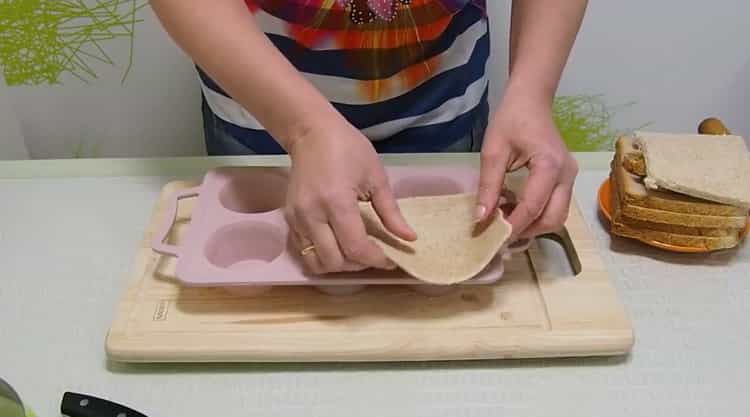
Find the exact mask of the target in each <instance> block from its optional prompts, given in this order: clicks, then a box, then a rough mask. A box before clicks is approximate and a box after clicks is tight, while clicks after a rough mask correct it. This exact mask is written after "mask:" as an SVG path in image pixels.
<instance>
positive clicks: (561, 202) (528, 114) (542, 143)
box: [477, 95, 578, 239]
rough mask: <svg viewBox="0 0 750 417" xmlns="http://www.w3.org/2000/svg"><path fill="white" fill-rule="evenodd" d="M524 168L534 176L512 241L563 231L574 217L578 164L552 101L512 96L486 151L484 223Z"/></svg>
mask: <svg viewBox="0 0 750 417" xmlns="http://www.w3.org/2000/svg"><path fill="white" fill-rule="evenodd" d="M522 167H527V168H528V170H529V176H528V178H527V180H526V183H525V186H524V188H523V190H522V192H521V193H520V195H519V196H518V204H517V205H516V207H515V208H514V209H513V211H512V212H511V214H510V215H509V217H508V221H509V222H510V223H511V224H512V226H513V237H512V238H513V239H526V238H533V237H535V236H538V235H541V234H544V233H549V232H554V231H557V230H559V229H560V228H562V226H563V224H564V223H565V221H566V219H567V217H568V209H569V207H570V199H571V195H572V192H573V184H574V182H575V178H576V176H577V175H578V165H577V163H576V160H575V159H574V158H573V156H572V155H571V154H570V153H569V152H568V150H567V148H566V146H565V144H564V142H563V141H562V138H561V137H560V133H559V132H558V130H557V127H556V126H555V123H554V121H553V118H552V108H551V105H550V103H549V101H546V100H534V99H530V98H528V97H523V95H518V96H513V95H506V97H505V98H504V99H503V102H502V103H501V104H500V107H499V108H498V110H497V112H496V113H495V115H494V116H493V118H492V119H491V121H490V123H489V126H488V127H487V131H486V134H485V139H484V144H483V146H482V153H481V174H480V185H479V191H478V194H479V202H478V206H477V220H478V221H481V220H484V219H486V218H487V217H488V216H489V215H490V214H491V213H492V212H493V211H494V210H493V209H494V208H496V207H497V205H498V199H499V197H500V192H501V189H502V186H503V184H504V180H505V174H506V172H512V171H515V170H518V169H520V168H522ZM490 208H491V209H490Z"/></svg>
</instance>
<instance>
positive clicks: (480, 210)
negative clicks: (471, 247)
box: [474, 205, 487, 222]
mask: <svg viewBox="0 0 750 417" xmlns="http://www.w3.org/2000/svg"><path fill="white" fill-rule="evenodd" d="M485 213H487V208H486V207H485V206H483V205H478V206H477V209H476V211H475V212H474V221H475V222H480V221H482V219H484V214H485Z"/></svg>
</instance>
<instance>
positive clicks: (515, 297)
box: [106, 182, 633, 362]
mask: <svg viewBox="0 0 750 417" xmlns="http://www.w3.org/2000/svg"><path fill="white" fill-rule="evenodd" d="M194 185H195V184H190V183H185V182H175V183H170V184H168V185H167V186H165V187H164V190H163V193H162V196H161V199H160V202H159V204H158V205H157V208H156V210H155V212H154V217H153V218H152V220H151V222H150V224H149V225H148V227H147V228H146V233H145V237H144V240H143V242H142V244H141V247H140V248H139V249H138V252H137V256H136V262H135V267H134V269H133V277H132V280H131V282H130V285H129V287H128V289H127V291H126V292H125V294H124V296H123V298H122V300H121V302H120V304H119V306H118V308H117V310H116V314H115V319H114V321H113V324H112V327H111V329H110V332H109V334H108V335H107V340H106V350H107V354H108V356H109V358H110V359H111V360H115V361H124V362H174V361H180V362H217V361H221V362H234V361H236V362H252V361H256V362H278V361H284V362H287V361H297V362H308V361H398V360H460V359H495V358H525V357H529V358H531V357H560V356H592V355H621V354H625V353H627V352H628V351H629V350H630V349H631V347H632V344H633V332H632V328H631V325H630V322H629V320H628V319H627V316H626V314H625V311H624V309H623V308H622V306H621V304H620V303H619V301H618V300H617V296H616V293H615V291H614V289H613V287H612V286H611V284H610V282H609V277H608V276H607V274H606V270H605V268H604V265H603V262H602V260H601V258H600V257H599V254H598V253H597V247H596V243H595V242H594V241H593V238H592V236H591V234H590V232H589V230H588V226H587V225H586V224H585V222H584V220H583V218H582V216H581V213H580V211H579V210H578V207H577V206H576V205H575V203H573V205H572V206H571V211H570V213H571V214H570V218H569V219H568V222H567V229H568V231H569V233H570V240H571V241H572V242H573V244H574V245H575V250H576V251H577V253H578V258H579V260H580V263H581V265H582V266H583V270H582V271H581V273H580V274H578V276H577V277H575V278H570V277H567V278H560V277H556V276H552V268H551V265H552V262H554V261H555V260H552V259H546V258H545V254H544V253H543V252H542V251H540V250H539V246H538V244H537V243H535V244H533V245H532V247H531V248H530V249H529V250H528V251H527V253H526V254H525V255H520V254H519V255H516V256H514V257H513V258H512V260H511V261H510V262H509V263H508V264H507V266H506V267H507V271H506V273H505V276H504V277H503V279H502V280H501V281H500V282H498V283H497V284H494V285H491V286H467V287H461V288H458V289H456V290H455V291H454V292H452V293H449V294H447V295H443V296H438V297H428V296H425V295H421V294H418V293H415V292H412V291H411V290H408V289H405V288H401V287H396V286H385V287H384V286H371V287H368V288H367V289H366V290H365V291H364V292H360V293H357V294H354V295H351V296H331V295H325V294H322V293H319V292H317V291H316V290H315V289H312V288H299V287H280V288H274V289H273V290H271V291H270V292H268V293H265V294H261V295H259V296H256V297H241V296H238V295H233V294H230V293H227V292H225V291H224V290H222V289H217V288H183V287H180V286H179V285H178V284H177V283H176V282H175V281H174V267H175V261H174V259H172V258H168V257H163V256H161V255H158V254H156V253H154V252H153V251H152V250H151V249H150V237H151V234H152V231H153V228H154V224H155V223H156V222H157V221H158V220H159V219H160V218H161V215H162V210H163V207H164V202H165V200H166V198H167V197H168V196H169V195H171V194H172V193H173V192H175V191H177V190H180V189H183V188H187V187H190V186H194ZM573 201H574V202H575V199H574V200H573ZM193 203H194V202H193V201H191V200H186V201H184V202H182V203H181V204H180V206H179V210H178V219H180V221H178V222H177V225H176V226H175V227H173V230H172V232H171V236H170V239H171V241H173V242H179V241H180V239H181V238H184V234H185V232H186V230H188V228H189V227H190V224H189V218H190V213H191V210H192V205H193Z"/></svg>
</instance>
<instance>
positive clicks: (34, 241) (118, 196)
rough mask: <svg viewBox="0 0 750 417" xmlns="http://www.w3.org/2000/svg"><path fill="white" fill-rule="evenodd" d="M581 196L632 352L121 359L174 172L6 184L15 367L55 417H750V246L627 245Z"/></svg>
mask: <svg viewBox="0 0 750 417" xmlns="http://www.w3.org/2000/svg"><path fill="white" fill-rule="evenodd" d="M606 175H607V173H606V171H584V172H582V173H581V174H580V177H579V179H578V182H577V187H576V192H577V196H578V201H579V204H580V206H581V208H582V210H583V212H584V215H585V217H586V218H587V220H588V221H589V223H590V224H591V225H592V229H593V230H594V233H595V234H596V236H597V238H598V240H599V243H600V245H601V250H602V253H603V256H604V259H605V261H606V263H607V264H608V265H609V269H610V273H611V277H612V279H613V281H614V284H615V286H616V287H617V289H618V292H619V295H620V298H621V300H622V301H623V302H624V303H625V306H626V308H627V311H628V313H629V314H630V316H631V318H632V320H633V324H634V327H635V333H636V344H635V347H634V351H633V353H632V355H631V356H630V357H628V358H625V359H589V360H574V359H566V360H533V361H493V362H454V363H438V364H436V363H412V364H345V365H327V364H326V365H295V364H284V365H177V364H172V365H156V366H154V365H141V366H123V365H110V364H108V363H107V362H106V359H105V354H104V345H103V343H104V337H105V333H106V331H107V328H108V326H109V325H110V323H111V318H112V315H113V308H114V305H115V303H116V302H117V301H118V300H119V298H120V296H121V294H122V291H123V289H124V288H125V284H126V278H127V277H128V274H129V270H130V267H131V264H132V261H133V254H134V252H133V251H134V248H135V247H136V246H137V245H138V243H139V241H140V239H141V238H142V234H143V228H144V225H145V223H146V221H147V219H148V218H149V216H150V215H151V210H152V208H153V204H154V201H155V199H156V198H157V196H158V194H159V191H160V188H161V187H162V185H163V184H164V183H165V182H166V181H168V180H169V178H164V177H127V178H75V179H74V178H67V179H65V178H63V179H49V178H48V179H27V180H0V195H1V196H2V201H1V202H0V320H1V322H0V352H1V353H0V375H1V376H3V377H4V378H6V379H7V380H8V381H10V382H11V383H12V384H13V385H14V386H15V387H16V388H17V389H18V391H19V392H20V393H21V395H22V396H23V397H24V398H25V399H26V401H27V402H28V403H29V404H30V405H31V406H32V407H33V408H34V409H35V410H36V411H37V413H38V414H39V415H40V416H58V415H59V402H60V399H61V396H62V393H63V392H64V391H66V390H69V391H78V392H84V393H89V394H92V395H98V396H102V397H106V398H110V399H112V400H115V401H118V402H122V403H124V404H126V405H129V406H131V407H133V408H135V409H138V410H141V411H142V412H144V413H145V414H147V415H149V416H150V417H157V416H158V417H166V416H174V417H176V416H179V417H214V416H221V417H234V416H253V417H264V416H295V417H300V416H326V417H334V416H347V417H350V416H358V417H366V416H410V417H417V416H425V417H440V416H446V417H447V416H451V417H454V416H493V417H494V416H543V417H551V416H554V417H564V416H575V417H582V416H597V417H600V416H607V417H613V416H650V417H653V416H680V417H689V416H711V417H730V416H749V415H750V403H749V402H748V401H747V400H748V396H749V395H748V394H750V376H749V375H748V374H750V359H748V354H749V353H750V320H748V317H749V316H750V305H749V304H748V300H750V248H748V247H743V248H742V249H740V250H739V251H737V252H732V253H722V254H714V255H678V254H665V253H664V252H661V251H658V250H656V249H650V248H647V247H645V246H643V245H640V244H637V243H633V242H626V241H622V240H619V239H618V240H616V241H612V240H611V238H610V236H609V235H608V234H607V233H606V232H605V230H604V229H603V228H602V226H601V225H600V223H599V220H598V218H597V214H596V205H595V191H596V187H597V186H598V185H599V183H600V181H601V180H602V179H603V178H605V176H606Z"/></svg>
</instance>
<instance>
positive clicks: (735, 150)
mask: <svg viewBox="0 0 750 417" xmlns="http://www.w3.org/2000/svg"><path fill="white" fill-rule="evenodd" d="M635 143H636V144H637V146H639V147H640V149H641V151H642V152H643V157H644V160H645V163H646V174H647V176H646V178H645V179H644V184H645V185H646V186H647V187H648V188H658V189H663V190H670V191H673V192H676V193H680V194H684V195H689V196H692V197H696V198H700V199H704V200H709V201H714V202H718V203H723V204H728V205H732V206H736V207H741V208H743V209H749V208H750V157H748V151H747V146H746V145H745V140H744V139H743V138H742V137H740V136H735V135H687V134H669V133H653V132H637V133H636V142H635Z"/></svg>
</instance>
